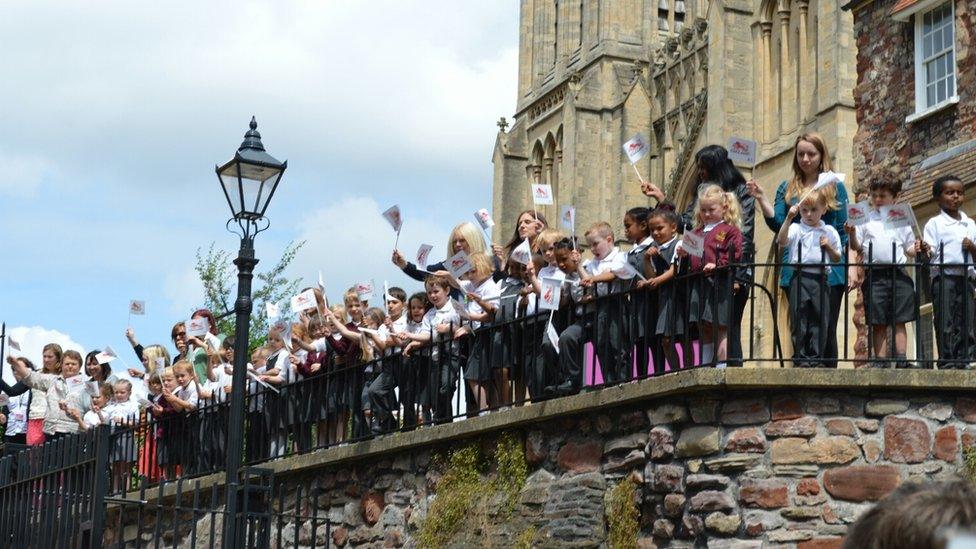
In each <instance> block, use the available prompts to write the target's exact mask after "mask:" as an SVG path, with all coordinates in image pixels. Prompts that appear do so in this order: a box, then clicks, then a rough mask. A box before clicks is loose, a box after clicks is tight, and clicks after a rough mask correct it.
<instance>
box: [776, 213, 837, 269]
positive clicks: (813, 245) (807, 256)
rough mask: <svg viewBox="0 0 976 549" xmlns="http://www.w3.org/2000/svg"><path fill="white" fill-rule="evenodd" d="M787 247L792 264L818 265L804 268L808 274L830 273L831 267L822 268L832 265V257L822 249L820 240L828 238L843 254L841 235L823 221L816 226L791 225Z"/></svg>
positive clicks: (833, 246)
mask: <svg viewBox="0 0 976 549" xmlns="http://www.w3.org/2000/svg"><path fill="white" fill-rule="evenodd" d="M786 234H787V238H788V239H789V240H788V241H787V243H786V247H787V249H788V250H789V252H790V263H802V264H804V265H816V267H803V268H802V270H803V272H808V273H821V272H822V273H829V272H830V267H821V266H822V265H827V264H829V263H830V256H828V255H827V252H826V251H825V250H824V249H823V248H821V247H820V238H821V237H824V236H826V237H827V240H828V241H829V243H830V246H831V247H832V248H833V249H834V250H837V253H841V247H840V235H839V234H837V229H835V228H833V227H832V226H830V225H827V224H826V223H824V222H823V220H821V221H820V222H819V223H818V224H817V225H816V226H810V225H807V224H806V223H802V222H801V223H791V224H790V228H789V230H788V232H787V233H786Z"/></svg>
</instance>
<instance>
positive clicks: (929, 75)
mask: <svg viewBox="0 0 976 549" xmlns="http://www.w3.org/2000/svg"><path fill="white" fill-rule="evenodd" d="M952 4H953V3H952V2H945V3H943V4H941V5H939V6H936V7H935V8H934V9H932V10H929V11H927V12H924V13H919V14H916V15H915V112H916V113H920V112H923V111H926V110H928V109H932V108H935V107H938V106H941V105H942V104H943V103H947V102H949V101H952V100H954V99H955V97H956V56H955V34H956V33H955V18H954V15H955V14H954V13H953V6H952Z"/></svg>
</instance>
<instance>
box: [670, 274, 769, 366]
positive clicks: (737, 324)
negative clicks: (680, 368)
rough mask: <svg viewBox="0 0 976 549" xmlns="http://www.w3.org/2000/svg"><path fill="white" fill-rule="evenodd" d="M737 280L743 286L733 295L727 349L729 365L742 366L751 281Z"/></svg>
mask: <svg viewBox="0 0 976 549" xmlns="http://www.w3.org/2000/svg"><path fill="white" fill-rule="evenodd" d="M737 282H739V284H741V286H740V288H739V291H738V292H735V293H734V295H733V296H732V318H730V319H729V334H728V341H729V343H728V349H727V351H726V354H727V356H728V365H729V366H742V356H743V355H742V317H743V316H744V315H745V312H746V305H747V304H748V303H749V292H750V291H751V288H750V287H749V284H750V283H749V282H744V281H737ZM750 320H751V319H750ZM655 364H656V362H655Z"/></svg>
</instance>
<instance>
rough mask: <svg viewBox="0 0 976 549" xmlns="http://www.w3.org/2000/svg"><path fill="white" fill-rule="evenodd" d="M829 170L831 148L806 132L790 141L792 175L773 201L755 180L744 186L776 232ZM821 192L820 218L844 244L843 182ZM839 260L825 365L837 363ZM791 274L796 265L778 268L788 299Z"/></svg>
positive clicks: (843, 278) (832, 276) (843, 279)
mask: <svg viewBox="0 0 976 549" xmlns="http://www.w3.org/2000/svg"><path fill="white" fill-rule="evenodd" d="M830 170H831V165H830V152H829V151H828V149H827V144H826V143H825V142H824V140H823V138H822V137H820V136H819V135H818V134H815V133H805V134H802V135H800V136H798V137H797V138H796V142H795V143H794V145H793V177H791V178H790V179H789V180H788V181H783V182H781V183H780V184H779V187H777V189H776V198H775V202H774V203H773V204H770V202H769V199H768V198H766V196H765V194H764V193H763V189H762V187H761V186H759V184H758V183H756V182H755V181H749V182H748V183H747V186H748V188H749V193H750V194H751V195H752V196H754V197H755V198H756V201H757V202H758V203H759V206H760V207H761V208H762V212H763V217H764V218H765V220H766V225H767V226H768V227H769V228H770V229H772V230H773V231H774V232H776V231H779V229H780V227H782V226H783V224H784V223H786V214H787V212H789V209H790V207H791V206H793V205H795V204H797V203H798V202H799V201H800V198H801V197H802V196H803V194H804V193H806V192H807V190H809V189H810V188H811V187H813V186H814V185H815V184H816V183H817V180H818V179H819V178H820V174H821V173H823V172H827V171H830ZM821 192H822V193H823V194H824V196H825V197H826V199H827V213H825V214H824V215H823V217H822V220H823V222H824V223H826V224H827V225H831V226H832V227H834V228H835V229H837V232H838V233H839V234H840V243H841V247H842V248H845V247H846V246H847V233H846V232H845V231H844V223H846V222H847V189H846V188H845V187H844V184H843V183H840V182H838V183H837V184H836V185H828V186H826V187H824V188H823V189H822V190H821ZM797 222H799V216H797V217H796V218H794V219H793V223H797ZM788 261H789V250H783V255H782V262H783V263H786V262H788ZM842 263H843V258H841V261H840V262H836V263H835V264H834V265H835V267H834V268H832V269H830V271H829V272H828V273H827V285H828V287H829V292H828V294H827V300H828V306H829V315H828V324H827V327H826V338H827V347H826V349H825V351H824V359H825V362H824V364H823V366H828V367H835V366H836V365H837V357H838V349H837V319H838V318H839V317H840V307H841V302H842V301H843V300H844V289H845V287H846V286H847V273H846V272H845V270H844V268H843V265H842ZM794 274H795V269H793V268H792V267H789V266H784V267H783V268H782V270H781V271H780V279H779V285H780V287H781V288H783V291H784V293H785V294H786V296H787V299H789V292H788V291H787V289H788V288H789V287H790V281H792V280H793V275H794Z"/></svg>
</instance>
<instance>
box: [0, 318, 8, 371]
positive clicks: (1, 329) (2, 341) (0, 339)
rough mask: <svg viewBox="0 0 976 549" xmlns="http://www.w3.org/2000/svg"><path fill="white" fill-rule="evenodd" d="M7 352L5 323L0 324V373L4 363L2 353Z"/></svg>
mask: <svg viewBox="0 0 976 549" xmlns="http://www.w3.org/2000/svg"><path fill="white" fill-rule="evenodd" d="M6 352H7V323H6V322H4V323H3V325H2V326H0V374H2V373H3V365H4V364H6V363H7V362H6V360H5V358H6V357H4V354H5V353H6Z"/></svg>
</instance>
